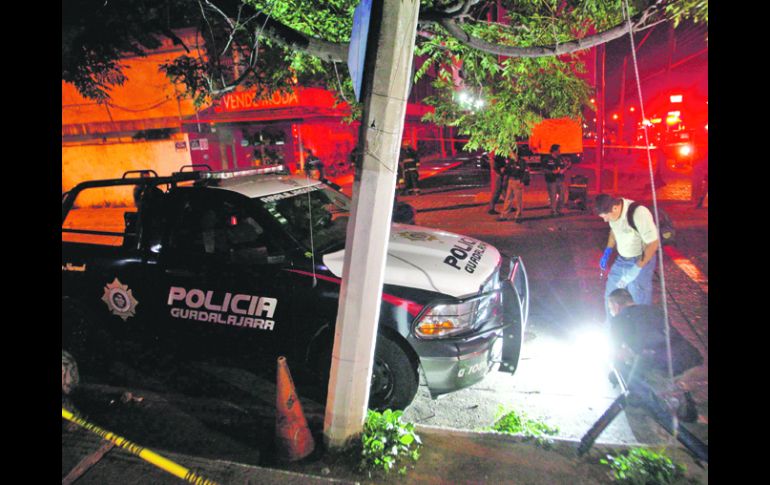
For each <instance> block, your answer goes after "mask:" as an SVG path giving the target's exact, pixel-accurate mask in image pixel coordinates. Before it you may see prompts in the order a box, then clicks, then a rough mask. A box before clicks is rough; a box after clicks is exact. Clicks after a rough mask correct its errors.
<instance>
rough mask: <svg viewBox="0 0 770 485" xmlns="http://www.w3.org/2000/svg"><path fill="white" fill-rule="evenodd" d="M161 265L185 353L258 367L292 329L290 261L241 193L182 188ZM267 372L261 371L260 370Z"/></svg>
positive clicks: (169, 318)
mask: <svg viewBox="0 0 770 485" xmlns="http://www.w3.org/2000/svg"><path fill="white" fill-rule="evenodd" d="M170 211H171V212H170V213H171V215H172V217H171V218H170V220H169V228H168V233H167V238H166V241H165V242H164V245H163V250H162V255H161V258H160V267H161V269H162V277H161V278H162V286H163V288H162V292H163V294H164V295H165V302H164V313H165V315H164V317H165V318H164V320H165V322H166V324H167V325H168V328H169V329H173V332H174V335H175V338H176V345H177V348H178V349H179V350H181V351H182V353H183V354H188V355H196V356H201V357H204V358H215V359H218V360H219V359H224V360H226V361H231V360H235V361H238V362H241V363H243V362H245V363H246V364H257V362H258V361H261V360H262V358H263V357H264V358H270V359H272V358H273V357H274V354H275V353H276V352H275V351H276V350H277V349H280V348H281V347H283V344H282V342H283V340H282V339H284V338H285V335H283V333H284V332H285V330H286V329H288V328H289V327H291V324H292V319H293V310H292V301H291V295H292V290H293V287H292V283H291V278H290V276H289V273H287V272H285V271H283V270H282V268H283V267H284V265H285V262H286V260H285V255H284V253H283V252H282V250H281V248H280V247H277V245H276V244H274V243H273V242H272V241H271V239H270V237H269V235H268V234H267V233H266V231H265V230H264V227H263V224H261V223H260V222H259V221H258V220H257V219H258V215H257V212H256V210H255V207H254V204H253V202H252V201H251V200H250V199H249V198H247V197H245V196H243V195H240V194H237V193H232V192H227V191H222V190H213V189H205V188H179V189H176V190H175V191H174V193H173V197H172V199H171V201H170ZM258 365H261V364H258Z"/></svg>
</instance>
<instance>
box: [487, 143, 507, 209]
mask: <svg viewBox="0 0 770 485" xmlns="http://www.w3.org/2000/svg"><path fill="white" fill-rule="evenodd" d="M507 164H508V159H507V158H505V157H504V156H502V155H495V159H494V165H492V170H494V171H495V173H496V174H497V181H496V182H495V189H494V191H493V192H492V198H491V199H489V210H488V211H487V214H493V215H494V214H499V212H497V211H496V210H495V204H497V202H498V201H499V200H500V196H501V195H502V196H505V193H506V191H507V190H508V177H507V176H506V175H505V166H506V165H507Z"/></svg>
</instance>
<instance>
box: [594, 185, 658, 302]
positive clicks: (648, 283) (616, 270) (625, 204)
mask: <svg viewBox="0 0 770 485" xmlns="http://www.w3.org/2000/svg"><path fill="white" fill-rule="evenodd" d="M632 202H633V201H632V200H629V199H624V198H619V197H618V198H615V197H611V196H609V195H607V194H599V195H597V196H596V200H595V202H594V210H595V212H596V214H597V215H598V216H599V217H601V218H602V220H603V221H604V222H606V223H608V224H609V225H610V234H609V237H608V239H607V247H606V248H605V250H604V254H603V255H602V259H601V261H600V262H599V266H600V268H601V270H602V271H605V270H606V269H607V262H608V261H609V258H610V255H611V254H612V250H613V249H617V251H618V257H617V258H616V259H615V262H614V263H613V264H612V268H611V269H610V273H609V276H608V277H607V286H606V288H605V290H604V299H605V308H606V310H607V314H608V315H609V304H608V298H609V295H610V293H612V291H613V290H615V289H617V288H627V289H628V291H629V292H630V293H631V295H632V296H633V298H634V301H635V302H637V303H640V304H643V305H650V304H652V273H653V272H654V271H655V265H656V261H655V252H656V251H657V250H658V246H659V245H660V240H659V238H658V228H657V227H656V226H655V221H654V220H653V217H652V213H651V212H650V210H649V209H647V208H646V207H644V206H643V205H636V206H635V207H636V209H635V210H634V212H633V221H634V225H636V230H634V228H633V227H631V225H630V224H629V223H628V208H629V206H630V205H631V203H632Z"/></svg>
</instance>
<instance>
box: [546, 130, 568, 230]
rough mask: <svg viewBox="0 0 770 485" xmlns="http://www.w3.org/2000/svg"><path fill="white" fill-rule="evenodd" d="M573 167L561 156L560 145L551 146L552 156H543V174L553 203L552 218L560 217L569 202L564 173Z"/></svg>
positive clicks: (549, 197)
mask: <svg viewBox="0 0 770 485" xmlns="http://www.w3.org/2000/svg"><path fill="white" fill-rule="evenodd" d="M571 166H572V163H571V162H570V161H569V160H565V159H564V158H563V157H562V156H561V146H560V145H557V144H553V145H551V153H550V155H544V156H543V172H544V174H545V182H546V185H547V186H548V199H549V200H550V201H551V215H552V216H560V215H561V210H562V208H563V207H564V204H565V203H566V202H567V190H566V187H565V185H564V173H565V172H566V171H567V170H568V169H569V168H570V167H571Z"/></svg>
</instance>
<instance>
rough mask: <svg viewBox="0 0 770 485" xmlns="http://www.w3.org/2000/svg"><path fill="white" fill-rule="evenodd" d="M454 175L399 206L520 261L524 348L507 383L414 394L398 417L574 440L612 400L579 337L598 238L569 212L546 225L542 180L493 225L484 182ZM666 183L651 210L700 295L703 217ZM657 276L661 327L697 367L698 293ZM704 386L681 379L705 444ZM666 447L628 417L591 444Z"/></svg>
mask: <svg viewBox="0 0 770 485" xmlns="http://www.w3.org/2000/svg"><path fill="white" fill-rule="evenodd" d="M457 171H458V172H459V173H460V174H461V175H460V176H459V177H457V178H458V179H459V178H460V177H462V180H463V182H464V183H463V185H464V187H463V188H461V189H460V190H450V189H449V187H448V185H447V184H446V183H444V181H442V178H443V179H445V180H447V179H450V178H452V177H453V175H454V174H452V173H451V172H446V173H445V174H443V175H440V176H436V177H434V178H433V179H431V180H429V181H425V183H424V187H425V190H424V192H425V193H428V194H430V193H431V192H433V193H436V192H440V193H441V197H440V198H432V200H429V199H431V197H430V196H428V197H425V196H420V197H405V198H404V200H405V201H407V202H410V203H412V204H414V205H415V206H416V207H417V208H418V214H417V224H419V225H425V226H430V227H439V228H442V229H445V230H449V231H453V232H458V233H462V234H467V235H470V236H473V237H476V238H479V239H482V240H484V241H487V242H489V243H491V244H493V245H495V246H496V247H497V248H498V249H500V250H502V251H504V252H506V253H508V254H517V255H520V256H522V257H523V260H524V261H525V263H526V266H527V269H528V274H529V279H530V285H531V304H532V306H531V314H530V323H529V327H528V331H527V336H526V338H527V341H526V343H525V348H524V352H523V354H522V361H521V364H520V368H519V370H518V371H517V372H516V374H515V375H514V376H511V375H509V374H507V373H502V372H496V373H493V374H491V375H490V376H489V377H488V378H487V379H485V380H484V381H483V382H482V383H480V384H477V385H476V386H474V387H472V388H469V389H466V390H463V391H459V392H456V393H453V394H450V395H446V396H443V397H441V398H439V399H438V400H435V401H434V400H431V399H430V398H429V397H428V396H427V395H426V394H424V393H423V394H422V395H421V396H420V397H419V398H418V399H416V400H415V402H414V403H413V404H412V406H411V407H410V408H408V409H407V411H406V413H405V415H406V417H408V418H409V419H411V420H413V421H415V422H418V423H422V424H428V425H438V426H447V427H453V428H461V429H484V428H485V427H489V426H491V425H492V423H493V422H494V420H495V418H496V417H497V416H498V415H499V413H500V412H501V409H504V410H506V411H507V410H510V409H516V410H519V411H523V412H525V413H526V414H528V415H530V416H533V417H539V418H541V419H543V420H544V421H546V422H548V423H549V424H551V425H555V426H557V427H558V428H559V430H560V432H559V434H560V436H563V437H566V438H573V439H579V438H580V437H581V436H582V435H583V434H584V433H585V431H586V430H587V429H588V428H589V427H590V425H591V424H592V423H593V422H594V421H595V420H596V419H597V418H598V417H599V416H600V415H601V413H602V412H603V411H604V409H605V408H606V407H607V406H608V405H609V404H610V403H611V402H612V400H613V399H614V398H615V397H616V396H617V394H618V391H617V389H613V388H612V386H611V385H610V384H609V383H608V381H607V379H606V375H607V371H606V366H605V365H604V362H602V361H601V360H598V359H597V358H596V352H595V349H594V348H593V347H591V345H590V343H587V344H582V342H583V340H582V336H583V334H584V332H589V333H590V331H591V330H592V329H594V330H595V329H598V328H601V322H602V320H603V309H602V295H603V282H602V281H601V280H600V279H599V271H598V260H599V258H600V257H601V253H602V251H603V249H604V246H605V243H606V238H607V231H608V228H607V226H606V224H604V223H603V222H602V221H601V220H600V219H599V218H598V217H596V216H593V215H591V214H590V213H587V212H581V211H576V210H575V211H568V212H567V214H566V215H565V216H564V217H561V218H556V219H554V218H551V217H549V215H548V214H549V211H548V208H547V194H546V192H545V184H544V181H543V179H542V175H540V176H538V175H536V176H535V177H534V180H533V183H532V185H531V186H530V187H529V188H528V192H527V193H526V195H525V212H524V214H523V220H524V222H523V223H522V224H515V223H513V222H499V221H498V220H497V216H492V215H488V214H486V210H487V206H486V202H487V201H488V197H489V196H488V192H486V188H485V186H483V185H482V184H483V183H485V182H486V181H487V180H488V178H487V177H485V176H483V175H482V174H480V173H478V171H474V170H472V169H469V168H467V167H466V168H465V169H462V168H459V169H458V170H457ZM668 181H669V182H668V184H667V187H668V188H666V187H664V188H663V189H664V190H662V191H660V193H659V197H661V193H663V194H664V196H663V197H661V198H662V200H661V201H660V204H661V207H665V208H666V210H667V211H668V212H669V214H670V215H671V216H672V218H675V222H676V220H677V219H678V220H679V221H680V222H681V224H678V226H680V227H681V228H680V229H679V232H678V237H677V239H678V242H677V246H676V249H677V251H678V254H679V255H680V256H681V257H682V258H686V259H688V260H689V261H690V262H692V263H693V265H694V266H695V267H696V268H699V270H700V272H701V273H702V275H703V276H704V277H705V278H706V288H707V274H708V246H707V244H708V243H707V235H708V226H707V222H706V219H705V211H700V212H696V211H693V210H691V209H690V208H689V205H688V204H687V203H686V202H685V201H684V200H682V199H685V198H686V197H687V196H689V192H687V191H684V190H681V185H682V184H683V183H684V182H686V179H684V178H682V177H677V176H676V174H669V177H668ZM678 192H681V193H678ZM667 193H670V194H669V195H666V194H667ZM641 195H642V194H639V197H637V198H641ZM423 198H424V199H423ZM501 205H502V204H500V205H498V207H497V208H498V210H499V209H500V208H501ZM664 269H665V271H664V276H665V278H666V283H667V285H666V288H667V293H668V295H669V298H668V311H669V319H670V321H671V324H672V325H674V326H676V327H677V329H678V330H679V331H680V332H681V333H683V334H684V335H685V336H686V337H687V338H688V339H689V340H690V341H691V342H693V343H694V344H695V345H696V346H697V347H699V348H700V349H701V351H702V353H703V354H704V355H705V356H706V360H707V353H708V349H707V342H708V304H707V292H704V291H703V288H701V285H698V284H697V283H696V282H695V281H693V280H692V279H691V278H690V277H689V276H688V275H687V274H686V273H685V272H683V271H682V269H681V268H679V266H677V265H676V264H674V263H673V262H672V260H671V258H669V257H668V256H667V257H666V262H665V263H664ZM659 274H660V272H659ZM656 288H657V292H656V293H657V296H656V302H658V303H660V301H661V296H660V295H661V293H660V276H658V277H657V278H656ZM707 376H708V371H707V364H706V365H705V366H703V367H701V368H698V369H695V370H694V371H692V372H690V373H688V375H687V379H685V382H686V385H687V387H688V388H689V389H690V390H691V391H693V393H694V395H695V396H696V401H697V402H698V406H699V412H700V414H701V421H702V422H701V423H700V424H695V425H688V426H691V429H693V430H694V431H695V432H696V433H697V434H699V436H700V437H701V438H703V439H706V440H707V439H708V426H707V422H708V377H707ZM670 439H671V437H670V436H669V435H668V434H667V433H665V431H663V430H662V429H661V428H659V427H658V426H657V425H656V424H655V423H654V422H653V421H652V420H651V419H649V418H648V417H647V416H645V415H643V414H642V413H639V412H636V411H635V410H633V409H632V410H629V412H627V413H624V414H623V415H621V416H620V417H619V418H618V419H616V420H615V422H613V424H612V425H611V426H610V427H609V428H608V429H607V430H606V431H605V432H604V433H603V434H602V436H601V437H600V441H604V442H610V443H624V444H634V443H646V444H652V443H664V442H668V441H669V440H670Z"/></svg>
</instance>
